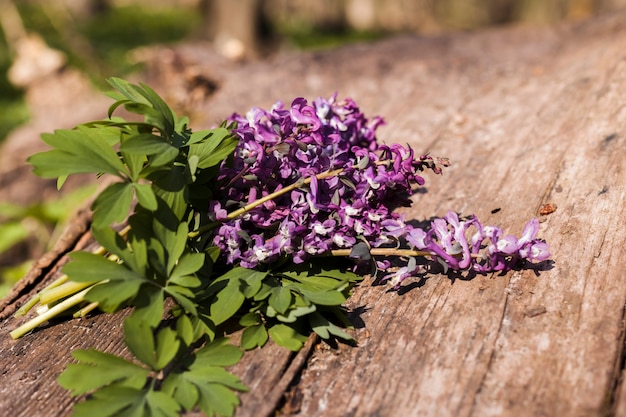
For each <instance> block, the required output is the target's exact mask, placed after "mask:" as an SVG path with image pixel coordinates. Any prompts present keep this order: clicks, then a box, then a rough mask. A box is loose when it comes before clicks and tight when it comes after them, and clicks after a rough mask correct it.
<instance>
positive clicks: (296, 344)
mask: <svg viewBox="0 0 626 417" xmlns="http://www.w3.org/2000/svg"><path fill="white" fill-rule="evenodd" d="M269 335H270V337H271V338H272V340H273V341H274V342H275V343H276V344H277V345H280V346H283V347H285V348H287V349H289V350H292V351H294V352H297V351H299V350H300V349H301V348H302V345H303V344H304V342H305V341H306V339H307V336H304V335H302V334H300V333H298V332H297V331H296V330H295V329H294V328H293V327H290V326H287V325H286V324H282V323H281V324H276V325H274V326H272V327H270V329H269Z"/></svg>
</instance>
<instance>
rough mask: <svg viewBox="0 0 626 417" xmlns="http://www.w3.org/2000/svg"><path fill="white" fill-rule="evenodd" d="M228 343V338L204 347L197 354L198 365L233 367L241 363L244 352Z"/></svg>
mask: <svg viewBox="0 0 626 417" xmlns="http://www.w3.org/2000/svg"><path fill="white" fill-rule="evenodd" d="M228 342H229V339H228V338H221V339H218V340H215V341H213V342H211V343H208V344H206V345H205V346H203V347H202V348H201V349H199V350H198V351H197V352H196V358H197V360H198V361H199V362H198V363H199V364H201V365H202V366H208V365H211V366H231V365H234V364H236V363H237V362H239V360H240V359H241V357H242V356H243V352H242V351H241V350H239V349H238V348H237V346H233V345H231V344H229V343H228Z"/></svg>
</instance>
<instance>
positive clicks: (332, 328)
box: [308, 313, 354, 341]
mask: <svg viewBox="0 0 626 417" xmlns="http://www.w3.org/2000/svg"><path fill="white" fill-rule="evenodd" d="M308 317H309V323H310V324H311V328H312V329H313V331H314V332H315V333H317V334H318V335H319V336H320V337H321V338H322V339H329V338H330V336H331V335H333V336H336V337H339V338H340V339H344V340H346V341H354V338H353V337H352V336H350V335H349V334H348V333H346V332H345V331H343V330H342V329H340V328H339V327H338V326H336V325H335V324H333V323H331V322H330V321H329V320H328V319H327V318H326V317H324V316H322V315H321V314H320V313H313V314H310V315H309V316H308Z"/></svg>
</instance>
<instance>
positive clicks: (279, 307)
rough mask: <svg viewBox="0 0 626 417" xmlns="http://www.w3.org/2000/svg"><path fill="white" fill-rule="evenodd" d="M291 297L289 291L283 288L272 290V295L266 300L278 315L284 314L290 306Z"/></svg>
mask: <svg viewBox="0 0 626 417" xmlns="http://www.w3.org/2000/svg"><path fill="white" fill-rule="evenodd" d="M292 299H293V297H292V295H291V291H290V290H289V289H288V288H285V287H275V288H272V294H271V295H270V298H269V300H268V302H269V304H270V306H272V308H274V310H276V312H277V313H279V314H284V313H285V312H286V311H287V309H288V308H289V307H290V306H291V301H292Z"/></svg>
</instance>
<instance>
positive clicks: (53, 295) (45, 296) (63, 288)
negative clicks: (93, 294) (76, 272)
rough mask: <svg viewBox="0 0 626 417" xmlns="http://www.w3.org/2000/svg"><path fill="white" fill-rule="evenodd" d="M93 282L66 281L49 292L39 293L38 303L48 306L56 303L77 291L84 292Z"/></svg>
mask: <svg viewBox="0 0 626 417" xmlns="http://www.w3.org/2000/svg"><path fill="white" fill-rule="evenodd" d="M93 284H95V282H75V281H68V282H66V283H64V284H62V285H59V286H58V287H55V288H52V289H50V290H47V291H46V290H44V291H41V292H40V293H39V302H40V303H41V304H44V305H45V304H50V303H53V302H55V301H58V300H60V299H62V298H65V297H67V296H68V295H72V294H76V293H77V292H78V291H81V290H84V289H85V288H87V287H91V286H92V285H93Z"/></svg>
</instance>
